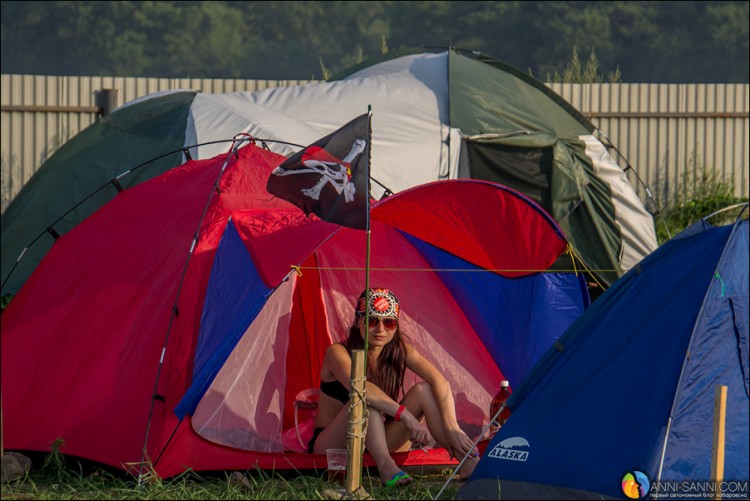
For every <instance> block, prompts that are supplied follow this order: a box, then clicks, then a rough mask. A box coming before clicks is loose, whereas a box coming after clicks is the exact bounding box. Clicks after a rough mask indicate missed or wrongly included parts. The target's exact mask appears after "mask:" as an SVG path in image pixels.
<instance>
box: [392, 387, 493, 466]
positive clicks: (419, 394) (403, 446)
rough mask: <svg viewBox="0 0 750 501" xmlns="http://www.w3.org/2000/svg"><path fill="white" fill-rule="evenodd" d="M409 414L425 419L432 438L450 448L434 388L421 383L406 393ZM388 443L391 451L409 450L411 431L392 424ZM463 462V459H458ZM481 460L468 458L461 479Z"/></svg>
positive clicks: (401, 424) (405, 400)
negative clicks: (433, 391) (433, 392)
mask: <svg viewBox="0 0 750 501" xmlns="http://www.w3.org/2000/svg"><path fill="white" fill-rule="evenodd" d="M401 403H403V404H404V405H405V406H406V408H407V409H409V412H411V413H412V414H413V415H414V417H415V418H417V419H422V417H424V419H425V421H426V422H427V428H428V429H429V430H430V434H431V435H432V438H433V439H435V442H437V443H438V444H439V445H440V446H441V447H444V448H447V447H448V438H447V432H446V429H445V425H444V424H443V417H442V415H441V414H440V408H439V407H438V405H437V402H436V401H435V396H434V395H433V394H432V388H431V387H430V385H429V383H425V382H420V383H417V384H415V385H414V386H412V387H411V389H409V391H408V392H406V395H404V398H403V400H402V401H401ZM386 435H387V442H388V445H389V448H390V450H392V451H396V450H408V449H409V446H410V445H411V444H410V442H409V430H408V429H407V428H406V426H405V425H404V424H403V423H398V422H391V423H388V426H386ZM456 459H458V460H459V461H461V460H462V459H463V458H456ZM478 462H479V458H467V460H466V461H465V462H464V465H463V466H462V467H461V472H460V474H459V476H460V478H461V479H463V480H465V479H466V478H468V477H469V476H470V475H471V473H472V472H473V471H474V468H475V467H476V465H477V463H478Z"/></svg>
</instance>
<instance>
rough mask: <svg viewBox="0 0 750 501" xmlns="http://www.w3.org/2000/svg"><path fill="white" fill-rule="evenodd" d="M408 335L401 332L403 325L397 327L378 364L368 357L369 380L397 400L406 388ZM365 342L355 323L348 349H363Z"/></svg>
mask: <svg viewBox="0 0 750 501" xmlns="http://www.w3.org/2000/svg"><path fill="white" fill-rule="evenodd" d="M405 339H407V338H406V335H405V334H403V333H402V332H401V326H400V325H399V326H398V327H396V332H395V334H393V339H391V341H390V342H389V343H388V344H387V345H385V346H384V347H383V351H381V352H380V356H379V357H378V362H377V365H374V364H372V363H371V362H370V357H367V380H368V381H370V382H371V383H373V384H374V385H377V387H378V388H380V389H381V390H383V391H384V392H385V393H386V394H387V395H388V396H389V397H391V398H392V399H393V400H395V401H396V402H398V401H399V398H398V397H399V394H400V393H401V392H402V391H403V389H404V375H405V374H406V341H405ZM364 347H365V342H364V339H363V337H362V333H361V332H360V330H359V327H357V324H356V322H355V324H354V325H352V326H351V328H350V329H349V337H348V338H347V340H346V349H347V350H348V351H349V353H350V354H351V352H352V350H363V349H364Z"/></svg>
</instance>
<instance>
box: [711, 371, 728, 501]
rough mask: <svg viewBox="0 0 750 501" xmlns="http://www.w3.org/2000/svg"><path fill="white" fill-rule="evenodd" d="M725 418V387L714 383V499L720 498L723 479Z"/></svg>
mask: <svg viewBox="0 0 750 501" xmlns="http://www.w3.org/2000/svg"><path fill="white" fill-rule="evenodd" d="M726 418H727V387H726V386H724V385H716V391H715V392H714V440H713V448H712V451H711V480H713V481H714V482H715V484H714V485H715V486H716V489H715V491H714V492H715V495H714V499H721V492H720V491H719V489H718V486H719V484H720V483H721V481H722V480H724V439H725V432H726V429H725V425H726Z"/></svg>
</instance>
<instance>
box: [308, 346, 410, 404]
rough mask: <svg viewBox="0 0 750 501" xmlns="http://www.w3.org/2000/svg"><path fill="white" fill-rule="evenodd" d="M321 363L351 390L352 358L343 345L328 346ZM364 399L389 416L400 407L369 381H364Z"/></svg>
mask: <svg viewBox="0 0 750 501" xmlns="http://www.w3.org/2000/svg"><path fill="white" fill-rule="evenodd" d="M323 364H324V366H326V367H327V368H328V371H330V374H331V376H332V377H334V378H336V379H338V380H339V382H340V383H341V384H343V385H344V387H345V388H346V389H347V390H349V391H351V381H350V378H351V375H352V358H351V356H350V355H349V352H348V351H346V348H345V347H344V346H343V345H341V344H334V345H332V346H331V347H330V348H328V350H327V351H326V356H325V359H324V361H323ZM365 401H366V402H367V405H369V406H370V407H372V408H374V409H377V410H379V411H380V412H383V413H385V414H388V415H389V416H395V415H396V412H398V408H399V407H400V405H399V403H398V402H396V401H394V400H393V399H392V398H391V397H389V396H388V395H387V394H386V393H385V392H384V391H383V390H381V389H380V388H379V387H378V386H377V385H375V384H373V383H371V382H369V381H366V383H365Z"/></svg>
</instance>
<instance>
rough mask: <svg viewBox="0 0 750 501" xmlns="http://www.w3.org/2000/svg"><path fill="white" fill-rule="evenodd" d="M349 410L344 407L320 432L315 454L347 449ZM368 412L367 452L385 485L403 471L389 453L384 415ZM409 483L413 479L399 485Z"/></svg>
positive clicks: (375, 411) (314, 450) (314, 448)
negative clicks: (328, 450)
mask: <svg viewBox="0 0 750 501" xmlns="http://www.w3.org/2000/svg"><path fill="white" fill-rule="evenodd" d="M348 409H349V406H348V405H345V406H344V407H342V408H341V410H340V411H339V413H338V414H336V417H335V418H333V421H331V424H329V425H328V426H326V429H325V430H323V431H322V432H320V435H318V438H317V439H316V440H315V445H314V447H313V452H314V453H315V454H325V452H326V450H327V449H345V448H346V432H347V429H348V427H349V416H348V413H347V411H348ZM368 411H369V412H368V413H369V418H368V419H367V434H366V435H365V446H366V447H367V452H368V453H369V454H370V456H372V459H373V460H375V464H376V465H377V467H378V474H379V475H380V480H381V481H382V482H383V483H385V482H387V481H388V480H390V479H391V478H393V476H394V475H395V474H396V473H398V472H399V471H401V469H400V468H399V467H398V466H397V465H396V462H395V461H394V460H393V458H392V457H391V454H390V452H389V451H388V444H387V442H386V437H385V425H384V423H383V416H382V414H381V413H380V412H378V411H377V410H375V409H373V408H371V407H370V408H368ZM409 482H411V479H410V478H407V479H403V480H400V481H399V482H398V484H399V485H403V484H406V483H409Z"/></svg>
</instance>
